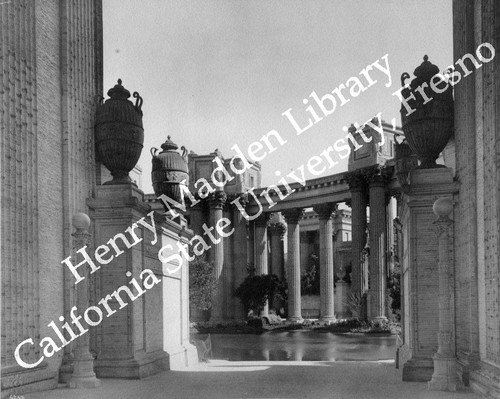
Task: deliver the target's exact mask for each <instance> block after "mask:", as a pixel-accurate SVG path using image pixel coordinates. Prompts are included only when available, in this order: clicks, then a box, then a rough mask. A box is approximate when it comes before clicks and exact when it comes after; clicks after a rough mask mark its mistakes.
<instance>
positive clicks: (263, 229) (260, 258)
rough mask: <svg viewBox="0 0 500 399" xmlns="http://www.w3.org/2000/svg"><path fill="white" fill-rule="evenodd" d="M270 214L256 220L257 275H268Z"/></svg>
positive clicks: (262, 215) (264, 214)
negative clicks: (268, 226)
mask: <svg viewBox="0 0 500 399" xmlns="http://www.w3.org/2000/svg"><path fill="white" fill-rule="evenodd" d="M268 221H269V213H263V214H261V215H260V216H259V217H258V218H257V219H255V244H254V245H255V274H257V275H261V274H267V273H268V262H267V256H268V255H267V222H268Z"/></svg>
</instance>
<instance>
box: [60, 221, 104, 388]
mask: <svg viewBox="0 0 500 399" xmlns="http://www.w3.org/2000/svg"><path fill="white" fill-rule="evenodd" d="M73 226H74V227H75V229H76V231H75V233H73V250H74V251H75V253H76V251H77V250H79V249H80V248H84V247H85V245H89V244H90V234H89V231H88V229H89V227H90V218H89V217H88V215H86V214H85V213H78V214H76V215H75V216H74V217H73ZM81 269H82V271H81V272H80V273H81V274H82V277H83V280H81V281H80V282H79V283H78V284H77V286H76V292H77V294H76V308H77V309H78V310H79V311H80V312H83V311H84V310H86V309H88V307H89V284H88V282H89V278H88V277H89V274H90V273H89V270H90V269H89V268H88V267H82V268H81ZM75 311H76V310H75ZM73 354H74V361H73V374H72V375H71V378H70V380H69V382H68V386H69V387H70V388H95V387H98V386H100V385H101V382H100V381H99V380H98V379H97V378H96V375H95V373H94V357H93V356H92V355H91V354H90V333H84V334H82V335H81V336H79V337H78V339H76V340H75V349H74V351H73Z"/></svg>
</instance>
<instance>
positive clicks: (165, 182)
mask: <svg viewBox="0 0 500 399" xmlns="http://www.w3.org/2000/svg"><path fill="white" fill-rule="evenodd" d="M161 148H162V150H163V151H161V152H159V151H160V150H159V149H158V148H154V147H153V148H151V155H152V157H153V159H152V162H153V165H152V171H151V180H152V181H153V189H154V192H155V194H156V196H160V195H162V194H165V195H166V196H167V197H169V198H171V199H173V200H175V201H177V202H182V196H183V190H182V188H181V185H184V186H186V187H187V185H188V182H189V169H188V161H187V149H186V148H185V147H184V146H183V147H181V150H182V155H181V154H179V152H178V151H177V149H178V148H179V146H178V145H177V144H175V143H174V142H173V141H172V140H170V136H168V137H167V141H165V142H164V143H163V144H162V145H161ZM186 189H187V188H186Z"/></svg>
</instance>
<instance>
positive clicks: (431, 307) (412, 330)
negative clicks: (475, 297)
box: [399, 168, 455, 381]
mask: <svg viewBox="0 0 500 399" xmlns="http://www.w3.org/2000/svg"><path fill="white" fill-rule="evenodd" d="M409 181H410V187H409V191H408V192H407V193H404V194H403V195H402V197H401V202H402V204H401V206H402V215H401V223H402V235H403V246H404V248H403V249H402V253H403V254H404V255H403V259H402V270H401V284H402V290H403V291H404V292H406V293H408V295H405V297H404V302H403V304H402V309H403V312H404V316H403V320H404V324H403V326H402V329H403V345H402V347H401V348H400V351H399V353H400V358H399V364H401V365H402V366H403V380H404V381H429V380H430V379H431V376H432V373H433V370H434V361H433V355H434V353H435V352H436V350H437V347H438V341H437V335H438V325H439V316H438V306H439V298H438V293H439V278H438V268H437V263H436V259H438V255H439V252H438V242H437V240H436V235H435V231H434V225H433V222H434V220H435V215H434V213H433V211H432V206H433V204H434V202H435V201H436V199H438V198H439V197H442V196H449V195H451V194H452V193H453V192H454V191H455V184H454V182H453V177H452V171H451V169H448V168H436V169H417V170H413V171H411V172H410V174H409Z"/></svg>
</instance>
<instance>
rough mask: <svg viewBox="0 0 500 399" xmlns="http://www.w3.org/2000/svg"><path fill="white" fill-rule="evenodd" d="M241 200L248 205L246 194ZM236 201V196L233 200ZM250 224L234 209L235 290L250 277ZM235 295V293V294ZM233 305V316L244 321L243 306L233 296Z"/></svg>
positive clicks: (240, 196) (240, 197)
mask: <svg viewBox="0 0 500 399" xmlns="http://www.w3.org/2000/svg"><path fill="white" fill-rule="evenodd" d="M237 197H238V198H239V202H240V204H242V205H243V206H246V204H248V198H247V195H246V194H240V195H238V196H237ZM234 199H236V196H235V197H234V198H232V200H234ZM247 225H248V222H247V220H246V219H245V217H244V216H243V215H242V214H241V212H239V211H238V210H236V209H235V208H233V226H234V233H233V263H234V288H235V289H236V288H238V287H239V286H240V284H241V283H242V282H243V280H244V279H245V278H246V276H247V275H248V273H247V266H248V247H247V245H248V244H247V243H248V239H247V234H248V232H247V230H248V227H247ZM232 294H234V291H233V293H232ZM232 303H233V315H234V317H235V318H236V319H244V318H245V317H246V314H245V310H244V308H243V304H242V303H241V301H240V300H238V299H237V298H235V297H234V295H233V296H232Z"/></svg>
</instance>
